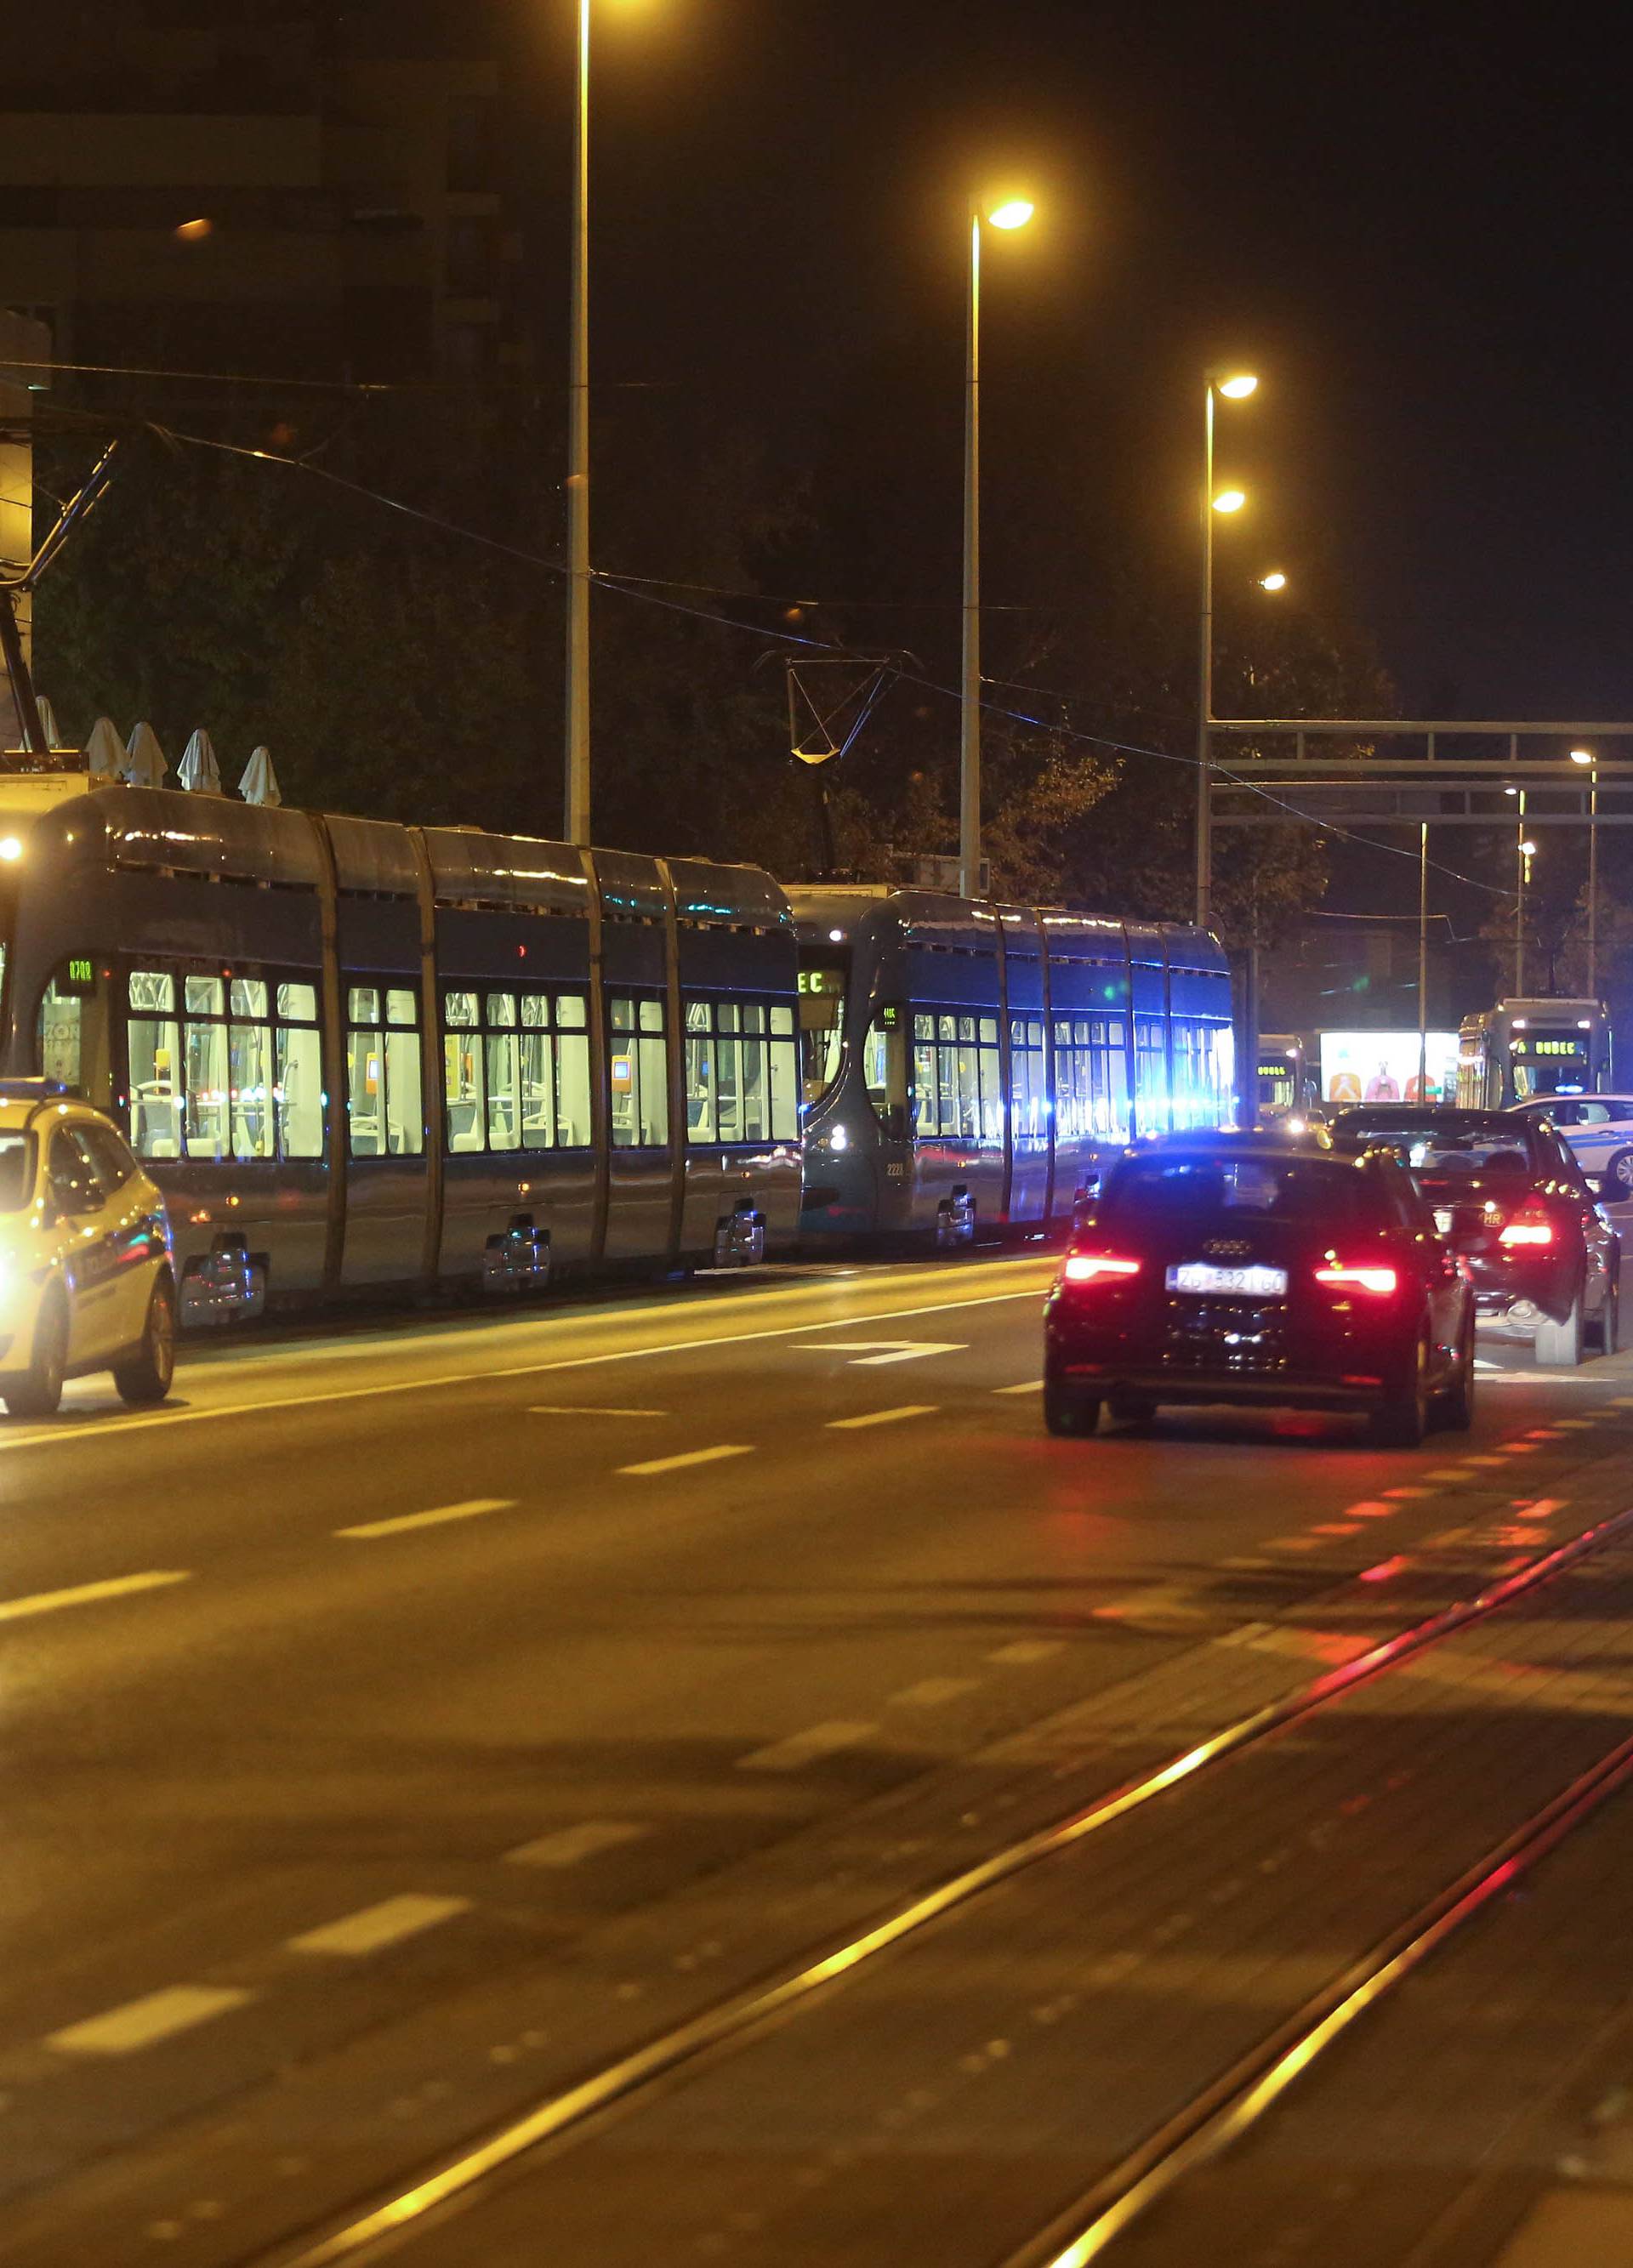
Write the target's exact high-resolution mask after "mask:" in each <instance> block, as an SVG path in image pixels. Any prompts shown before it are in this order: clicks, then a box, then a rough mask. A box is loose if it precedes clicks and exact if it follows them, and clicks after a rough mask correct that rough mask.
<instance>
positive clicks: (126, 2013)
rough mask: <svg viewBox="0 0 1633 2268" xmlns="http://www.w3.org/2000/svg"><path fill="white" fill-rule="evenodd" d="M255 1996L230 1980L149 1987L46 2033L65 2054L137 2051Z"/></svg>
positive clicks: (51, 2043)
mask: <svg viewBox="0 0 1633 2268" xmlns="http://www.w3.org/2000/svg"><path fill="white" fill-rule="evenodd" d="M253 1999H255V1994H254V1993H253V1992H237V1991H234V1990H233V1988H232V1987H230V1986H228V1985H166V1987H165V1989H164V1990H163V1991H162V1992H144V1994H143V1996H142V1998H141V1999H139V2000H127V2001H126V2002H125V2003H124V2005H123V2007H118V2008H109V2009H107V2010H106V2011H105V2012H104V2013H103V2014H101V2015H100V2016H87V2017H85V2019H84V2021H82V2022H80V2023H78V2024H66V2025H64V2026H63V2029H62V2030H61V2031H60V2032H51V2033H48V2035H47V2037H46V2045H47V2047H48V2048H55V2049H57V2050H58V2051H60V2052H61V2053H62V2054H63V2055H99V2056H112V2055H133V2054H134V2053H135V2052H136V2051H137V2049H138V2048H147V2047H152V2046H153V2045H154V2044H155V2043H157V2042H158V2041H159V2040H166V2039H168V2038H169V2037H170V2036H171V2035H172V2034H173V2033H174V2032H185V2031H189V2030H190V2029H192V2027H193V2026H194V2025H195V2024H204V2023H208V2022H209V2021H210V2019H211V2017H212V2016H222V2015H225V2014H226V2012H227V2010H228V2009H229V2008H241V2007H243V2005H244V2003H245V2002H246V2001H247V2000H253Z"/></svg>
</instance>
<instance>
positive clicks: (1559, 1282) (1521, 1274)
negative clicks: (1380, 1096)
mask: <svg viewBox="0 0 1633 2268" xmlns="http://www.w3.org/2000/svg"><path fill="white" fill-rule="evenodd" d="M1333 1136H1334V1140H1336V1141H1340V1142H1348V1143H1355V1142H1359V1143H1363V1144H1371V1145H1387V1146H1388V1147H1389V1148H1390V1149H1391V1150H1392V1151H1393V1152H1394V1154H1395V1155H1396V1156H1397V1157H1398V1158H1399V1159H1400V1160H1401V1162H1402V1163H1403V1164H1404V1165H1405V1166H1407V1167H1408V1168H1409V1170H1410V1172H1411V1174H1412V1177H1413V1179H1414V1180H1415V1182H1417V1184H1418V1187H1419V1188H1420V1189H1422V1192H1423V1195H1424V1197H1426V1198H1427V1199H1428V1201H1429V1203H1430V1204H1431V1205H1432V1206H1433V1208H1434V1211H1435V1219H1436V1222H1437V1226H1438V1227H1439V1228H1440V1230H1441V1233H1443V1234H1444V1235H1445V1236H1447V1237H1449V1238H1450V1239H1451V1241H1452V1244H1453V1245H1454V1246H1455V1247H1456V1248H1457V1251H1458V1252H1459V1255H1460V1256H1461V1257H1462V1259H1463V1260H1464V1262H1465V1263H1466V1264H1467V1268H1468V1270H1469V1273H1470V1276H1471V1278H1472V1279H1473V1282H1474V1292H1475V1298H1476V1302H1477V1305H1478V1307H1479V1312H1480V1313H1481V1314H1482V1315H1488V1316H1490V1317H1491V1318H1493V1319H1494V1320H1496V1321H1499V1322H1504V1323H1506V1324H1508V1325H1511V1326H1512V1327H1513V1328H1514V1329H1518V1330H1522V1331H1525V1332H1527V1333H1529V1334H1530V1335H1531V1336H1532V1337H1533V1340H1534V1343H1535V1346H1536V1356H1537V1360H1538V1361H1539V1362H1542V1363H1555V1364H1557V1363H1563V1364H1566V1365H1574V1364H1576V1363H1578V1362H1580V1361H1581V1359H1582V1354H1583V1348H1584V1344H1585V1339H1586V1336H1587V1333H1588V1332H1589V1331H1590V1330H1592V1333H1593V1335H1594V1337H1595V1338H1596V1339H1597V1340H1598V1342H1599V1345H1600V1350H1601V1351H1603V1352H1604V1353H1606V1354H1614V1353H1615V1350H1616V1343H1617V1337H1618V1334H1619V1328H1620V1307H1621V1302H1620V1282H1621V1273H1622V1248H1621V1241H1620V1239H1619V1238H1618V1237H1617V1235H1616V1233H1615V1229H1614V1228H1613V1227H1612V1226H1611V1224H1610V1221H1609V1219H1608V1217H1607V1215H1606V1213H1605V1212H1604V1211H1603V1210H1602V1209H1601V1208H1600V1204H1599V1203H1598V1202H1597V1200H1596V1199H1595V1197H1594V1195H1593V1192H1592V1189H1590V1188H1589V1187H1588V1185H1587V1182H1586V1180H1585V1177H1584V1175H1583V1172H1582V1168H1581V1167H1580V1166H1579V1165H1578V1162H1577V1160H1576V1158H1575V1157H1574V1156H1573V1155H1572V1153H1571V1152H1570V1149H1569V1148H1568V1147H1567V1145H1566V1144H1565V1143H1564V1142H1563V1139H1562V1138H1561V1137H1560V1136H1559V1135H1558V1134H1556V1133H1555V1130H1554V1129H1553V1127H1552V1126H1550V1125H1549V1124H1548V1123H1546V1121H1544V1120H1542V1119H1540V1118H1536V1117H1532V1116H1527V1115H1526V1114H1524V1113H1521V1112H1518V1111H1512V1110H1440V1109H1436V1108H1433V1107H1432V1106H1428V1105H1416V1104H1412V1103H1399V1102H1390V1103H1384V1102H1378V1103H1368V1104H1365V1105H1363V1106H1361V1107H1359V1108H1356V1109H1353V1110H1344V1111H1341V1112H1340V1113H1339V1114H1338V1116H1337V1117H1336V1118H1335V1119H1334V1122H1333Z"/></svg>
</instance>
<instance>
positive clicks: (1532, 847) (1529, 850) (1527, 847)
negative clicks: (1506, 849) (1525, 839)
mask: <svg viewBox="0 0 1633 2268" xmlns="http://www.w3.org/2000/svg"><path fill="white" fill-rule="evenodd" d="M1519 848H1520V851H1521V852H1522V853H1523V854H1524V856H1525V857H1526V858H1535V857H1536V855H1537V846H1536V844H1535V843H1521V844H1520V846H1519Z"/></svg>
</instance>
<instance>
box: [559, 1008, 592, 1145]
mask: <svg viewBox="0 0 1633 2268" xmlns="http://www.w3.org/2000/svg"><path fill="white" fill-rule="evenodd" d="M588 1023H589V1012H588V1003H587V1001H586V999H585V998H584V995H583V994H582V993H581V992H558V994H557V995H556V1138H557V1140H558V1142H559V1143H560V1144H561V1145H562V1146H563V1147H564V1148H566V1149H573V1150H587V1149H588V1148H589V1145H590V1124H591V1118H590V1065H589V1032H588V1030H587V1026H588Z"/></svg>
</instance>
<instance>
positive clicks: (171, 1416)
mask: <svg viewBox="0 0 1633 2268" xmlns="http://www.w3.org/2000/svg"><path fill="white" fill-rule="evenodd" d="M1046 1288H1047V1287H1046V1285H1045V1286H1042V1287H1040V1286H1038V1285H1031V1286H1030V1287H1029V1288H1028V1289H1027V1290H1026V1291H1024V1292H979V1293H978V1294H977V1296H976V1297H975V1298H974V1299H972V1300H934V1301H932V1302H930V1303H929V1304H928V1305H927V1306H925V1307H887V1308H884V1309H883V1310H881V1312H880V1313H879V1314H868V1315H836V1316H835V1317H834V1318H833V1319H832V1321H831V1322H825V1323H773V1324H771V1325H769V1326H768V1327H767V1328H766V1329H765V1330H760V1331H719V1332H716V1333H715V1334H714V1335H713V1337H698V1338H690V1339H669V1340H663V1341H661V1342H660V1343H659V1344H657V1345H656V1346H642V1347H620V1348H617V1349H616V1350H615V1351H612V1352H610V1353H608V1354H573V1355H561V1356H558V1357H556V1358H555V1359H552V1360H550V1361H546V1362H515V1363H506V1364H494V1365H491V1366H484V1368H482V1369H480V1370H450V1371H443V1372H440V1373H437V1374H435V1375H433V1376H432V1377H430V1378H403V1379H387V1380H382V1381H379V1382H378V1383H376V1384H375V1385H373V1386H341V1387H336V1388H334V1389H333V1390H332V1391H331V1392H329V1393H327V1394H285V1395H275V1396H273V1397H272V1398H271V1399H270V1400H268V1401H264V1402H225V1403H218V1405H217V1406H216V1408H214V1409H213V1410H156V1411H155V1412H154V1413H153V1414H152V1415H151V1417H146V1418H119V1417H114V1416H111V1415H110V1416H108V1417H107V1418H100V1417H93V1418H91V1420H90V1422H88V1423H86V1424H82V1425H68V1426H64V1425H62V1424H61V1423H60V1422H59V1423H58V1424H56V1425H53V1426H52V1427H51V1428H50V1430H49V1431H48V1432H46V1431H41V1432H37V1433H22V1434H17V1433H12V1432H9V1431H8V1432H4V1433H0V1451H4V1450H7V1449H43V1448H49V1447H52V1446H53V1445H56V1446H59V1447H60V1446H61V1445H62V1444H63V1443H64V1442H68V1443H71V1444H72V1445H73V1446H74V1447H84V1446H85V1443H86V1442H87V1441H92V1442H94V1441H104V1440H114V1439H115V1437H116V1436H117V1435H119V1434H122V1433H137V1432H143V1431H144V1429H145V1428H147V1427H148V1426H150V1425H169V1426H174V1425H203V1424H205V1423H206V1422H207V1421H209V1420H211V1419H212V1418H255V1417H269V1416H272V1415H275V1414H276V1413H277V1411H278V1410H314V1409H317V1408H320V1407H321V1406H322V1405H323V1404H325V1403H331V1402H367V1401H370V1400H373V1399H374V1398H375V1397H377V1396H380V1395H387V1394H425V1393H428V1392H430V1391H431V1390H432V1388H438V1387H443V1386H480V1385H482V1384H484V1382H486V1381H491V1380H493V1379H496V1378H542V1377H546V1376H548V1375H549V1374H550V1373H552V1372H554V1371H558V1370H594V1369H595V1368H597V1367H598V1366H600V1365H602V1364H603V1363H610V1362H645V1361H647V1359H649V1358H650V1357H651V1356H653V1355H661V1354H706V1353H710V1352H712V1351H713V1350H714V1349H715V1348H716V1347H724V1346H757V1345H760V1344H763V1343H765V1341H768V1340H771V1339H791V1338H795V1337H798V1335H799V1334H800V1332H801V1331H843V1330H854V1329H855V1328H856V1325H857V1324H858V1323H859V1322H860V1323H893V1322H902V1321H905V1319H906V1318H907V1317H908V1316H910V1315H947V1314H962V1313H963V1312H964V1310H965V1309H966V1308H971V1307H1004V1306H1010V1305H1013V1304H1014V1302H1015V1301H1016V1300H1041V1299H1042V1296H1043V1291H1044V1290H1045V1289H1046ZM358 1359H359V1360H360V1361H367V1360H370V1359H379V1358H376V1357H375V1356H374V1355H373V1350H371V1351H370V1352H369V1353H367V1354H364V1355H360V1356H359V1357H358Z"/></svg>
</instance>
